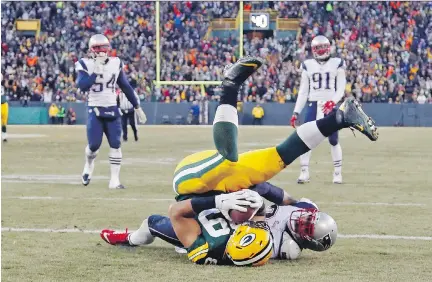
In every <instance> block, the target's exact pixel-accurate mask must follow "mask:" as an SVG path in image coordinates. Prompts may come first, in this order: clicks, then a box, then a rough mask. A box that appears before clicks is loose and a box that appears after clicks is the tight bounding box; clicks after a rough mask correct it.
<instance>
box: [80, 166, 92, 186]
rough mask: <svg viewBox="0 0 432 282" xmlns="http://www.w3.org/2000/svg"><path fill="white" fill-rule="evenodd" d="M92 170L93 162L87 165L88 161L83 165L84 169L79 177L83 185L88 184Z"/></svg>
mask: <svg viewBox="0 0 432 282" xmlns="http://www.w3.org/2000/svg"><path fill="white" fill-rule="evenodd" d="M93 170H94V162H93V163H92V164H91V165H89V164H88V163H86V164H85V165H84V170H83V173H82V177H81V181H82V184H83V185H84V186H87V185H89V184H90V180H91V177H92V174H93Z"/></svg>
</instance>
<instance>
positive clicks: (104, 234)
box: [100, 228, 130, 245]
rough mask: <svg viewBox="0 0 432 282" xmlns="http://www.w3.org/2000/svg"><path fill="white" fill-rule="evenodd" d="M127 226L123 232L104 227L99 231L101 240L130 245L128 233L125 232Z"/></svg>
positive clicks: (113, 243) (112, 243)
mask: <svg viewBox="0 0 432 282" xmlns="http://www.w3.org/2000/svg"><path fill="white" fill-rule="evenodd" d="M127 231H128V230H127V228H126V231H125V232H116V231H114V230H110V229H104V230H102V231H101V233H100V236H101V238H102V240H104V241H105V242H107V243H108V244H111V245H130V244H129V240H128V238H129V234H130V233H128V232H127Z"/></svg>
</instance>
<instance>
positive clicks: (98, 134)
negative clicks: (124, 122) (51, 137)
mask: <svg viewBox="0 0 432 282" xmlns="http://www.w3.org/2000/svg"><path fill="white" fill-rule="evenodd" d="M102 137H103V122H102V121H101V120H99V118H98V117H97V116H96V114H95V113H94V111H93V110H91V111H90V112H89V115H88V118H87V141H88V145H87V147H86V148H85V164H84V169H83V173H82V179H81V181H82V184H83V185H84V186H87V185H89V184H90V180H91V177H92V175H93V170H94V160H95V158H96V156H97V154H98V152H99V148H100V146H101V144H102Z"/></svg>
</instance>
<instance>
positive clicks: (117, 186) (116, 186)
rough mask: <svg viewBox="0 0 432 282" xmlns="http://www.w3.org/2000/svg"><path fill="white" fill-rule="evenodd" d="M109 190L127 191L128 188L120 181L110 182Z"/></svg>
mask: <svg viewBox="0 0 432 282" xmlns="http://www.w3.org/2000/svg"><path fill="white" fill-rule="evenodd" d="M108 188H109V189H126V187H124V186H123V185H122V184H120V182H118V181H117V182H113V181H110V183H109V186H108Z"/></svg>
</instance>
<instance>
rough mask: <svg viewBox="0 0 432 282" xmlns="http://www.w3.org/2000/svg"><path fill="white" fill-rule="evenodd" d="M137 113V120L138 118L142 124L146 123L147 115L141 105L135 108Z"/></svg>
mask: <svg viewBox="0 0 432 282" xmlns="http://www.w3.org/2000/svg"><path fill="white" fill-rule="evenodd" d="M135 115H136V117H137V120H138V122H139V123H142V124H144V123H146V121H147V116H146V114H145V113H144V111H143V109H141V107H140V106H138V107H137V108H135Z"/></svg>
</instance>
